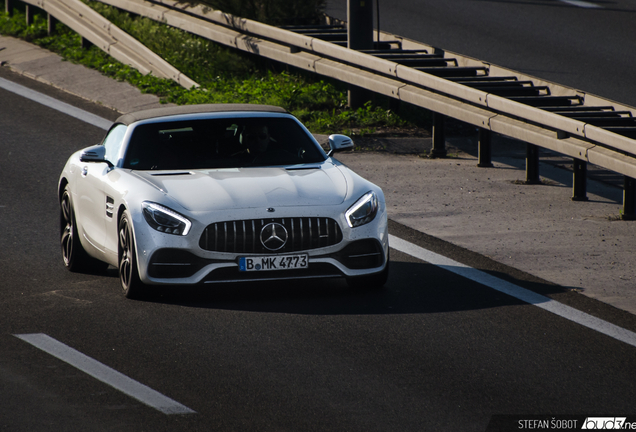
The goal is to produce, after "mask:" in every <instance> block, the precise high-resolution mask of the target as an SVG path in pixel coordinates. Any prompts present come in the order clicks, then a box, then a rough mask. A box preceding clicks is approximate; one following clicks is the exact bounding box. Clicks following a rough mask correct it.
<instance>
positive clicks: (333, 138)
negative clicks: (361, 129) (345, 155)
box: [329, 134, 353, 156]
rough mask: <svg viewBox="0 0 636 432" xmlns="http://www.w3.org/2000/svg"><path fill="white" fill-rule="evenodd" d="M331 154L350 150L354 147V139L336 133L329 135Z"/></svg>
mask: <svg viewBox="0 0 636 432" xmlns="http://www.w3.org/2000/svg"><path fill="white" fill-rule="evenodd" d="M329 148H330V149H331V151H330V152H329V156H331V155H332V154H333V153H334V152H338V151H342V150H349V149H352V148H353V140H352V139H351V138H349V137H348V136H346V135H340V134H334V135H329Z"/></svg>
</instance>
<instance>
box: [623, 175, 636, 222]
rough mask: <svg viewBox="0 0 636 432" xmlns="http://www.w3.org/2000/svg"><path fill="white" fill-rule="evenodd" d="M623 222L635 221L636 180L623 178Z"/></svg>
mask: <svg viewBox="0 0 636 432" xmlns="http://www.w3.org/2000/svg"><path fill="white" fill-rule="evenodd" d="M621 219H623V220H636V180H634V179H633V178H631V177H627V176H625V177H624V180H623V214H622V215H621Z"/></svg>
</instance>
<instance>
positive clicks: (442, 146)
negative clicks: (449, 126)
mask: <svg viewBox="0 0 636 432" xmlns="http://www.w3.org/2000/svg"><path fill="white" fill-rule="evenodd" d="M445 119H446V116H444V115H442V114H439V113H433V133H432V135H433V148H432V149H431V157H433V158H443V157H446V137H445V133H444V120H445Z"/></svg>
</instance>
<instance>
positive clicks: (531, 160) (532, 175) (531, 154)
mask: <svg viewBox="0 0 636 432" xmlns="http://www.w3.org/2000/svg"><path fill="white" fill-rule="evenodd" d="M526 184H541V178H540V177H539V147H537V146H536V145H534V144H526Z"/></svg>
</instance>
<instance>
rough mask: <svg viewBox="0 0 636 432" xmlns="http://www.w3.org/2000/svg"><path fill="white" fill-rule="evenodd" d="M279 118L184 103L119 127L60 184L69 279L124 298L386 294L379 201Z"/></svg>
mask: <svg viewBox="0 0 636 432" xmlns="http://www.w3.org/2000/svg"><path fill="white" fill-rule="evenodd" d="M352 147H353V142H352V141H351V139H350V138H348V137H346V136H344V135H331V136H330V137H329V149H328V152H325V150H323V148H322V147H321V146H320V145H319V144H318V142H317V141H316V139H315V138H314V137H313V136H312V135H311V133H309V131H308V130H307V129H306V128H305V127H304V126H303V125H302V124H301V123H300V122H299V121H298V120H297V119H296V118H295V117H294V116H292V115H291V114H289V113H288V112H286V111H285V110H284V109H282V108H279V107H272V106H263V105H237V104H226V105H188V106H181V107H169V108H158V109H151V110H146V111H140V112H136V113H132V114H126V115H123V116H121V117H120V118H119V119H117V120H116V121H115V123H114V124H113V125H112V127H111V128H110V130H109V131H108V133H107V134H106V136H105V138H104V140H103V141H102V143H101V144H98V145H95V146H92V147H88V148H85V149H83V150H80V151H78V152H76V153H75V154H73V155H72V156H71V157H70V158H69V160H68V162H67V163H66V166H65V167H64V170H63V172H62V175H61V176H60V180H59V187H58V194H59V200H60V241H61V246H62V257H63V258H64V265H65V266H66V267H67V268H68V269H69V270H70V271H73V272H95V271H99V270H105V269H106V267H107V266H108V265H112V266H114V267H117V268H118V269H119V279H120V282H121V286H122V288H123V290H124V294H125V295H126V297H138V296H140V295H142V294H143V293H144V292H146V291H147V290H149V289H151V288H152V286H156V285H201V286H205V285H207V284H214V283H229V282H246V281H264V280H270V281H277V280H285V279H307V278H310V279H316V278H331V277H340V278H342V277H344V278H346V280H347V281H348V283H349V284H350V285H352V286H355V287H361V288H365V287H368V288H373V287H381V286H383V285H384V284H385V282H386V280H387V276H388V269H389V240H388V228H387V213H386V204H385V200H384V195H383V193H382V190H381V189H380V188H379V187H377V186H375V185H374V184H372V183H370V182H368V181H367V180H365V179H363V178H361V177H360V176H358V175H357V174H355V173H354V172H352V171H351V170H350V169H348V168H347V167H346V166H344V165H343V164H342V163H340V162H338V161H337V160H336V159H334V158H333V157H332V154H333V153H334V152H337V151H339V150H345V149H350V148H352Z"/></svg>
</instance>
